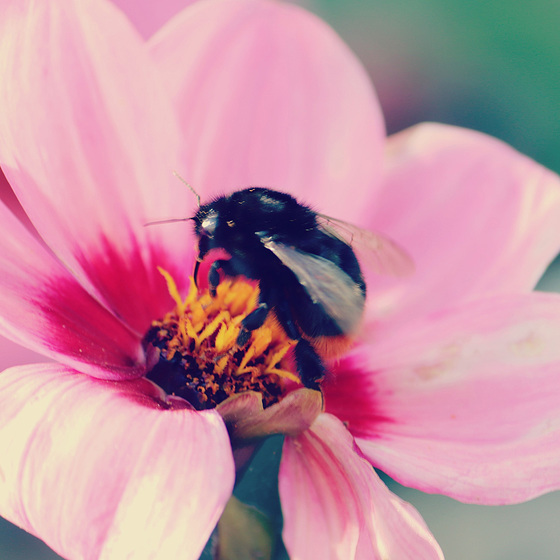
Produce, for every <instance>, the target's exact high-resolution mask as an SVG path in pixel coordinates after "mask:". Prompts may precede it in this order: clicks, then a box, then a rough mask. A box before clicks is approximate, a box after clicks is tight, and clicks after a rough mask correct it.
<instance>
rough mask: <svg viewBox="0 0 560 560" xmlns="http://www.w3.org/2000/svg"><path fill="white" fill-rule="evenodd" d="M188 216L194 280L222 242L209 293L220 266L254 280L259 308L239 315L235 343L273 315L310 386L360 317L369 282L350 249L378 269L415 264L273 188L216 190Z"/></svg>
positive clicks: (395, 270) (379, 239)
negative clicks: (192, 238)
mask: <svg viewBox="0 0 560 560" xmlns="http://www.w3.org/2000/svg"><path fill="white" fill-rule="evenodd" d="M192 220H193V221H194V231H195V234H196V236H197V238H198V257H197V261H196V265H195V270H194V278H195V282H196V281H197V279H198V274H199V266H200V263H201V262H202V261H203V260H204V258H205V256H206V255H207V254H208V253H209V252H210V251H211V250H212V249H218V248H219V249H223V250H224V251H225V252H226V253H227V254H228V255H229V258H220V259H217V260H215V261H214V262H213V263H212V265H211V266H210V269H209V272H208V284H209V288H210V293H213V294H215V293H216V287H217V286H218V284H219V282H220V272H221V273H222V274H223V275H225V276H226V277H231V278H235V277H238V276H244V277H245V278H247V279H250V280H254V281H256V282H257V283H258V286H259V300H258V306H257V307H256V309H255V310H254V311H252V312H251V313H249V315H247V317H246V318H245V319H244V320H243V322H242V325H241V327H242V328H241V331H240V334H239V336H238V339H237V344H238V345H239V346H243V345H244V344H246V343H247V341H248V340H249V338H250V334H251V331H253V330H255V329H257V328H259V327H260V326H262V325H263V323H264V321H265V320H266V318H267V316H268V315H269V313H273V314H274V316H275V317H276V319H277V320H278V322H279V324H280V325H281V327H282V328H283V329H284V331H285V332H286V334H287V336H288V337H289V338H291V339H292V340H294V341H297V343H296V345H295V349H294V352H295V360H296V365H297V368H298V372H299V375H300V378H301V380H302V382H303V384H304V385H305V386H307V387H309V388H312V389H317V388H319V385H320V382H321V380H322V379H323V378H324V376H325V366H324V363H323V360H324V359H326V358H329V357H334V356H336V355H339V354H340V353H341V351H342V349H343V348H344V347H346V346H348V345H349V344H350V342H351V339H352V335H353V334H354V333H355V332H356V330H357V328H358V326H359V324H360V320H361V318H362V315H363V311H364V307H365V299H366V284H365V282H364V276H363V274H362V270H361V268H360V264H359V262H358V259H357V257H356V254H355V252H354V248H353V247H354V246H355V245H356V244H360V245H361V246H362V247H364V248H365V251H366V253H369V254H370V257H373V259H372V261H373V265H374V267H375V270H376V271H377V272H380V273H389V274H396V275H401V274H406V273H408V272H410V271H411V270H412V262H411V260H410V258H409V257H408V255H407V254H406V253H405V252H404V251H403V250H402V249H401V248H400V247H398V246H397V245H396V244H395V243H394V242H392V241H391V240H389V239H387V238H385V237H383V236H381V235H379V234H377V233H373V232H370V231H366V230H362V229H360V228H357V227H356V226H353V225H351V224H348V223H346V222H342V221H340V220H336V219H333V218H329V217H327V216H324V215H322V214H318V213H317V212H315V211H313V210H312V209H311V208H309V207H308V206H306V205H304V204H301V203H299V202H298V201H297V200H296V199H295V198H293V197H292V196H291V195H289V194H286V193H283V192H278V191H275V190H271V189H266V188H256V187H251V188H247V189H243V190H239V191H236V192H234V193H232V194H229V195H227V196H221V197H219V198H216V199H214V200H213V201H211V202H209V203H207V204H204V205H202V206H200V207H199V209H198V211H197V213H196V214H195V215H194V216H193V217H192Z"/></svg>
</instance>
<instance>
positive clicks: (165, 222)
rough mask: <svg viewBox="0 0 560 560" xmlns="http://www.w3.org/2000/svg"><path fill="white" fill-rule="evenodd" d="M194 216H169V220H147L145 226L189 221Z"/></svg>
mask: <svg viewBox="0 0 560 560" xmlns="http://www.w3.org/2000/svg"><path fill="white" fill-rule="evenodd" d="M191 219H192V218H169V219H168V220H156V221H155V222H146V223H145V224H144V225H145V226H155V225H157V224H172V223H173V222H188V221H189V220H191Z"/></svg>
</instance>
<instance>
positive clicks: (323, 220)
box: [317, 214, 414, 276]
mask: <svg viewBox="0 0 560 560" xmlns="http://www.w3.org/2000/svg"><path fill="white" fill-rule="evenodd" d="M317 222H318V225H319V227H320V229H321V230H323V231H324V232H325V233H326V234H327V235H330V236H331V237H335V238H337V239H339V240H340V241H342V242H344V243H346V244H347V245H350V246H351V247H352V249H354V250H355V251H356V252H357V253H358V257H359V258H360V260H361V261H363V263H364V265H366V266H368V267H369V268H371V269H372V270H373V271H374V272H376V273H377V274H389V275H392V276H408V275H409V274H412V273H413V272H414V262H413V261H412V259H411V258H410V255H409V254H408V253H407V252H406V251H405V250H404V249H403V248H402V247H400V246H399V245H398V244H397V243H395V242H394V241H392V240H391V239H389V238H388V237H385V236H384V235H382V234H380V233H376V232H373V231H369V230H367V229H362V228H360V227H358V226H355V225H353V224H350V223H348V222H344V221H343V220H338V219H336V218H331V217H330V216H325V215H323V214H317Z"/></svg>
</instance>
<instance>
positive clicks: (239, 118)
mask: <svg viewBox="0 0 560 560" xmlns="http://www.w3.org/2000/svg"><path fill="white" fill-rule="evenodd" d="M150 46H151V48H152V54H153V55H154V58H155V60H156V61H157V64H158V68H159V69H160V70H161V76H162V80H163V82H164V84H165V85H166V87H167V88H168V91H169V92H170V94H171V95H172V97H173V101H174V104H175V106H176V108H177V111H178V114H179V122H180V124H181V129H182V130H183V131H184V137H185V149H184V152H183V154H182V158H183V161H184V162H185V164H186V166H187V168H188V169H189V170H191V175H190V176H189V177H188V179H189V180H190V181H191V182H192V184H193V185H194V186H195V187H196V188H197V189H198V190H199V192H200V193H201V194H202V195H203V197H204V198H207V197H210V196H213V195H216V194H221V193H224V192H230V191H231V190H233V189H238V188H241V187H246V186H251V185H258V186H266V187H270V188H274V189H277V190H280V191H282V190H285V191H288V192H291V193H293V194H295V195H296V196H298V197H300V198H301V199H302V200H303V201H306V202H308V203H311V204H314V205H315V206H316V207H317V209H318V210H320V211H321V212H324V213H327V214H331V215H334V216H336V217H339V218H345V219H350V220H356V219H357V217H358V216H360V212H361V211H362V210H363V209H364V208H365V207H366V206H367V205H368V202H369V201H370V200H372V198H373V197H374V195H375V189H376V186H378V185H379V182H380V178H381V169H382V155H383V145H384V141H385V134H384V124H383V117H382V115H381V111H380V107H379V103H378V102H377V98H376V95H375V92H374V90H373V88H372V86H371V83H370V82H369V78H368V76H367V73H366V72H365V70H364V68H363V67H362V66H361V64H360V63H359V61H358V60H357V59H356V57H355V56H354V55H353V53H352V52H350V50H349V49H348V47H347V46H346V45H345V44H344V43H343V42H342V41H341V40H340V38H339V37H338V36H337V35H336V34H335V32H334V31H333V30H332V29H330V28H329V27H328V26H327V25H325V23H324V22H322V21H321V20H319V19H318V18H316V17H315V16H313V15H312V14H310V13H308V12H306V11H305V10H303V9H301V8H299V7H297V6H294V5H291V4H288V3H285V2H265V1H259V0H240V1H236V2H231V1H230V0H210V1H205V2H197V3H195V4H193V5H192V6H189V8H188V9H186V10H184V11H183V12H182V13H181V14H179V15H178V16H176V17H175V18H173V20H171V21H170V22H169V24H168V25H166V26H165V27H164V28H162V29H161V30H160V32H158V33H157V34H156V35H154V37H153V38H152V39H151V40H150ZM178 69H180V71H178Z"/></svg>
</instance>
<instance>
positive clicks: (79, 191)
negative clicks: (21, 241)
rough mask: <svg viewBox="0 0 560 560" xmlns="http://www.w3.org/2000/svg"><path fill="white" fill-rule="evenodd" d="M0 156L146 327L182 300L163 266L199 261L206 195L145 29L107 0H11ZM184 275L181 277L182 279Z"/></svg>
mask: <svg viewBox="0 0 560 560" xmlns="http://www.w3.org/2000/svg"><path fill="white" fill-rule="evenodd" d="M0 38H1V40H0V56H1V57H2V60H4V61H6V64H5V65H4V67H3V73H2V76H1V79H0V106H1V107H2V112H1V113H0V165H2V169H3V170H4V172H5V174H6V176H7V178H8V180H9V181H10V184H11V185H12V187H13V188H14V190H15V192H16V194H17V195H18V197H19V199H20V201H21V203H22V205H23V207H24V208H25V210H26V211H27V213H28V215H29V217H30V218H31V220H32V221H33V223H34V225H35V227H36V228H37V230H38V231H39V233H40V234H41V235H42V236H43V237H44V239H45V240H46V242H47V244H48V245H49V246H50V247H51V248H52V249H53V251H54V252H55V253H56V254H57V255H58V256H59V257H60V258H61V259H62V261H63V262H64V263H66V264H67V265H68V267H69V268H71V269H72V270H73V271H74V272H75V274H76V275H77V276H78V278H79V279H80V281H81V282H82V283H83V284H84V285H85V286H87V288H88V290H89V291H90V292H91V293H92V294H94V295H95V296H96V297H97V298H98V299H99V300H100V301H102V302H104V303H105V304H106V305H107V306H108V307H109V308H110V309H112V310H113V311H114V312H115V313H116V314H118V315H119V316H120V317H122V318H123V319H124V320H125V321H126V322H127V323H129V324H130V325H131V326H132V327H133V328H135V329H136V330H138V331H139V332H142V331H143V330H144V329H145V328H147V326H148V325H149V323H150V320H151V319H153V318H154V317H157V316H160V315H161V314H162V313H163V312H165V311H167V310H168V309H169V307H170V306H171V300H170V299H169V297H168V294H167V290H166V288H165V282H163V280H162V279H161V277H160V274H159V273H158V271H157V269H156V266H157V265H160V266H163V267H164V268H167V269H170V272H174V273H176V274H177V273H179V272H181V273H182V274H181V276H182V277H186V275H187V273H188V270H189V269H190V267H191V266H192V263H191V259H192V252H193V249H192V244H193V241H192V238H191V237H190V228H189V227H188V226H187V225H186V224H180V225H176V226H153V227H144V224H145V223H146V222H147V221H150V220H157V219H161V218H168V217H170V216H179V217H182V216H188V215H189V214H190V213H192V212H193V210H194V207H195V201H194V200H193V197H192V195H191V194H190V193H189V192H188V190H187V189H186V188H185V187H184V185H182V184H181V183H180V182H179V181H178V180H177V179H176V178H175V177H173V175H172V171H173V170H174V169H179V168H178V166H177V161H178V160H177V158H176V154H177V153H178V147H179V132H178V129H177V123H176V118H175V116H174V115H173V110H172V107H171V104H170V102H169V100H168V99H167V97H166V95H165V93H164V91H163V88H162V85H161V79H160V78H159V76H157V75H156V74H155V70H154V68H153V64H152V62H151V60H150V57H149V56H148V55H147V53H146V52H145V48H144V45H143V43H142V41H141V40H140V38H139V37H138V36H137V35H136V33H135V32H134V31H133V29H132V27H131V26H130V24H129V23H128V22H127V21H126V19H125V18H124V16H123V15H122V14H121V13H120V12H119V11H118V10H117V9H116V8H115V7H113V6H112V5H111V4H109V3H108V2H106V1H104V0H83V1H82V0H80V1H77V0H76V1H72V0H44V1H41V2H38V3H37V2H30V1H21V2H5V3H4V5H3V7H2V8H1V9H0ZM180 279H181V278H180Z"/></svg>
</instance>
